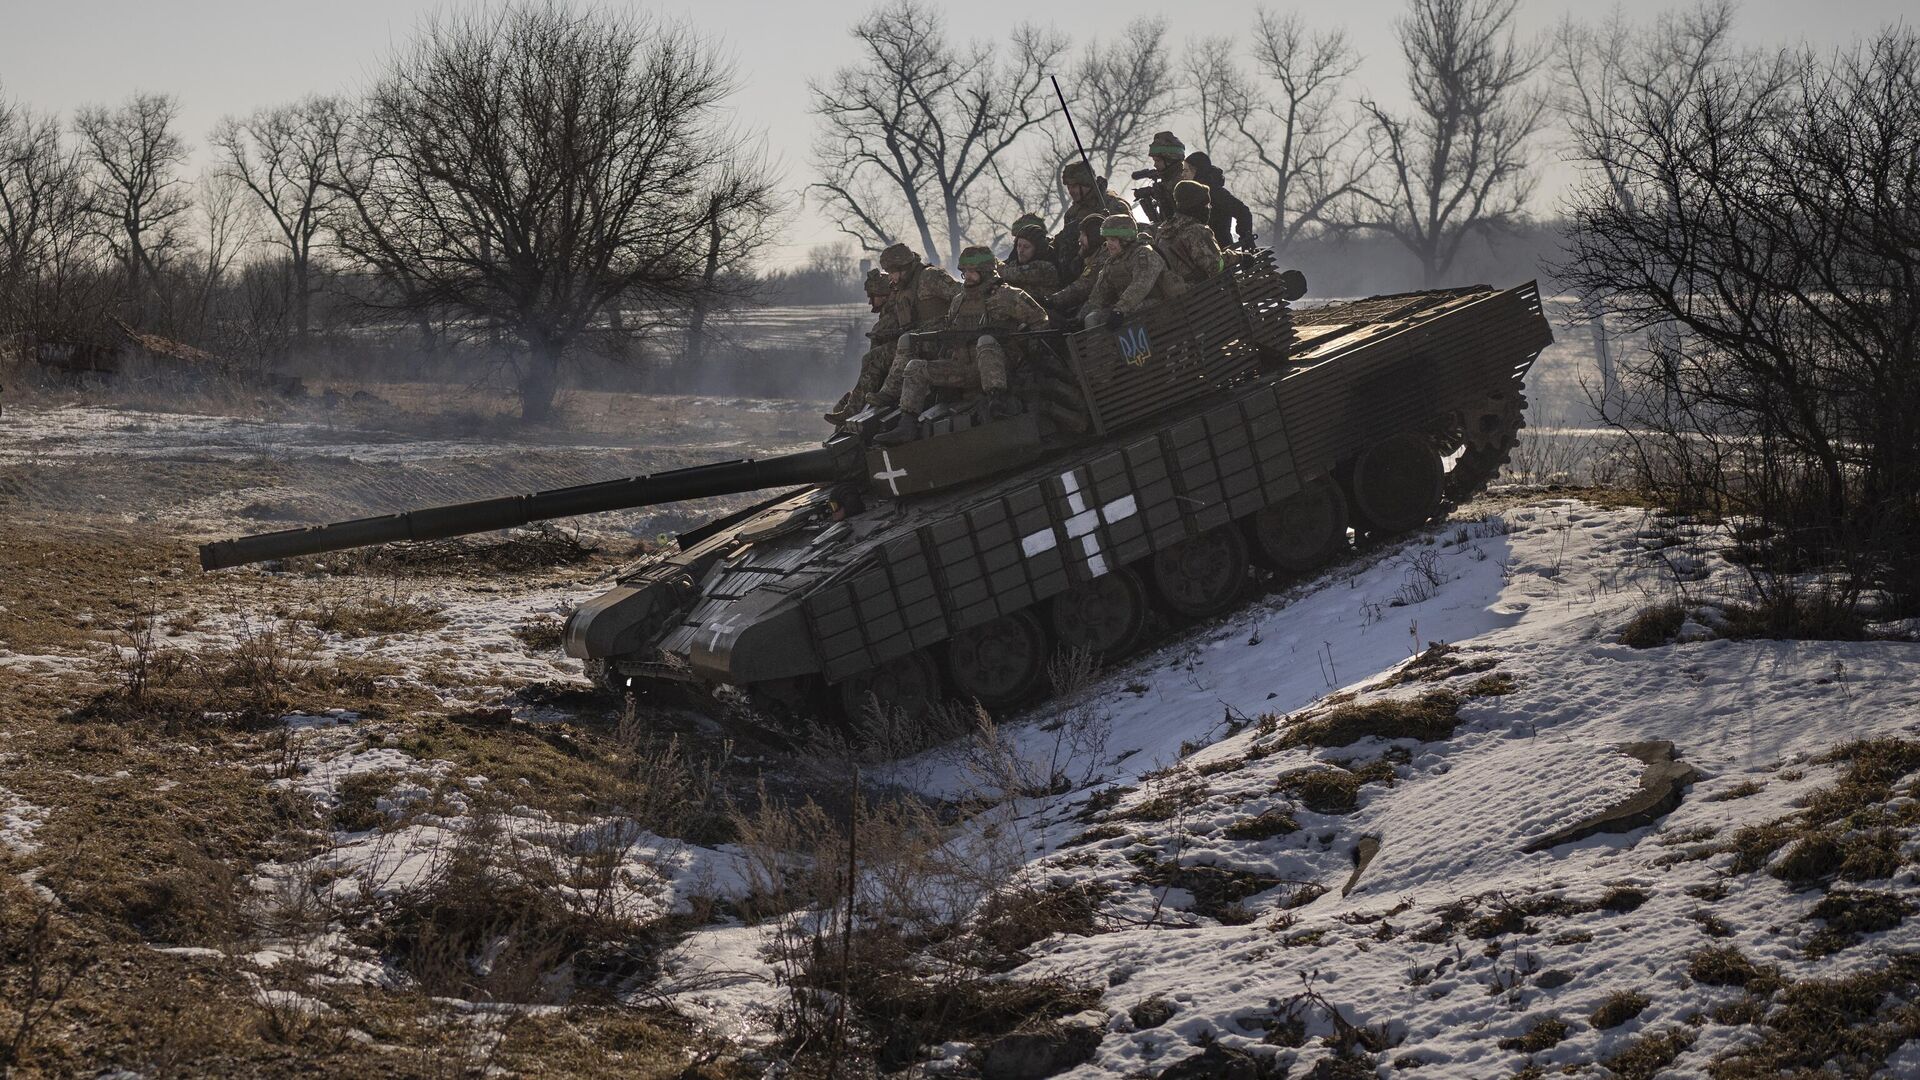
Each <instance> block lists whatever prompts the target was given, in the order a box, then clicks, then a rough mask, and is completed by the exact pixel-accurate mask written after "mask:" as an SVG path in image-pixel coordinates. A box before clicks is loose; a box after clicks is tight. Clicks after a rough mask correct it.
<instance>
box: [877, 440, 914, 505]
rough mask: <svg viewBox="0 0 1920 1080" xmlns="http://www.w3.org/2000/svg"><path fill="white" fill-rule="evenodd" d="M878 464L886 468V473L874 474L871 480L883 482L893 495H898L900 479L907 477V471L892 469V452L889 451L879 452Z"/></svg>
mask: <svg viewBox="0 0 1920 1080" xmlns="http://www.w3.org/2000/svg"><path fill="white" fill-rule="evenodd" d="M880 462H881V464H883V465H885V466H886V467H887V468H886V471H885V472H877V473H874V474H873V478H874V479H875V480H885V481H886V482H887V486H888V487H890V488H892V489H893V493H894V494H895V495H898V494H900V478H901V477H903V476H905V475H907V470H905V469H896V468H894V465H893V451H891V450H882V451H880Z"/></svg>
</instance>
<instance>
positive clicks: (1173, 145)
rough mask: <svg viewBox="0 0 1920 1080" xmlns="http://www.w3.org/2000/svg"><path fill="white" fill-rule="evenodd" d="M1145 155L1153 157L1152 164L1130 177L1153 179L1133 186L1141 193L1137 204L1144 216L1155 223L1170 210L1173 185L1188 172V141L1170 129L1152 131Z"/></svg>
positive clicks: (1136, 191) (1167, 214)
mask: <svg viewBox="0 0 1920 1080" xmlns="http://www.w3.org/2000/svg"><path fill="white" fill-rule="evenodd" d="M1147 156H1148V157H1150V158H1152V159H1153V168H1152V169H1142V170H1141V171H1139V172H1137V173H1134V174H1133V178H1134V179H1136V180H1142V179H1148V180H1151V181H1152V183H1151V184H1150V185H1149V186H1147V187H1144V188H1138V189H1135V191H1134V194H1135V195H1138V196H1139V197H1140V208H1141V209H1142V210H1145V211H1146V212H1147V220H1148V221H1152V222H1156V223H1157V222H1161V221H1164V220H1166V219H1167V217H1168V216H1169V215H1171V214H1172V213H1173V185H1175V184H1177V183H1179V182H1180V181H1182V180H1184V179H1186V176H1187V145H1186V144H1185V143H1183V142H1181V141H1180V137H1179V136H1177V135H1175V134H1174V133H1173V132H1171V131H1160V132H1155V133H1154V136H1153V142H1151V143H1149V144H1148V146H1147Z"/></svg>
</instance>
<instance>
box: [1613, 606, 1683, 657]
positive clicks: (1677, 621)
mask: <svg viewBox="0 0 1920 1080" xmlns="http://www.w3.org/2000/svg"><path fill="white" fill-rule="evenodd" d="M1686 621H1687V609H1686V607H1685V606H1684V605H1682V604H1678V603H1664V604H1653V605H1651V606H1648V607H1644V608H1641V609H1640V610H1639V611H1638V612H1636V613H1635V614H1634V616H1633V618H1631V619H1628V620H1627V625H1625V626H1623V627H1621V628H1620V643H1621V644H1622V645H1627V646H1630V647H1632V648H1635V649H1651V648H1655V647H1657V646H1660V645H1665V644H1667V643H1669V642H1671V641H1672V640H1673V639H1674V637H1675V636H1677V635H1678V634H1679V633H1680V627H1681V625H1682V624H1684V623H1685V622H1686Z"/></svg>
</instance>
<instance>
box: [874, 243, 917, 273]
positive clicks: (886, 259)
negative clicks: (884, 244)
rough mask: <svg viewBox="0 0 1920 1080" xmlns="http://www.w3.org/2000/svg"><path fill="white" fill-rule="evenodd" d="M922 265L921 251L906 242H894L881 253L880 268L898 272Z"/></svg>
mask: <svg viewBox="0 0 1920 1080" xmlns="http://www.w3.org/2000/svg"><path fill="white" fill-rule="evenodd" d="M919 265H921V263H920V253H919V252H917V251H915V250H913V249H912V248H910V247H908V246H907V245H905V244H894V245H893V246H891V247H889V248H887V250H885V251H883V252H881V253H880V269H882V270H885V271H886V272H887V273H889V274H898V273H901V272H903V271H907V270H912V269H913V268H914V267H916V266H919Z"/></svg>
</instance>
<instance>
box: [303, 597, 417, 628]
mask: <svg viewBox="0 0 1920 1080" xmlns="http://www.w3.org/2000/svg"><path fill="white" fill-rule="evenodd" d="M281 615H282V617H283V618H287V619H292V620H294V621H297V622H303V623H307V624H308V625H310V626H312V627H313V628H314V629H315V630H318V631H319V632H321V633H323V634H338V635H340V636H341V637H345V638H364V637H377V636H380V635H383V634H419V633H424V632H426V631H428V630H438V629H440V628H441V627H443V626H445V625H447V620H446V618H445V617H443V616H442V615H441V614H440V611H439V609H438V608H434V607H430V606H428V605H426V604H422V603H418V602H416V601H412V600H400V599H396V598H390V597H385V596H366V597H349V598H344V599H342V598H327V599H324V600H322V601H320V602H319V603H317V604H316V605H314V606H313V607H308V608H301V609H299V610H293V611H283V612H282V613H281Z"/></svg>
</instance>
